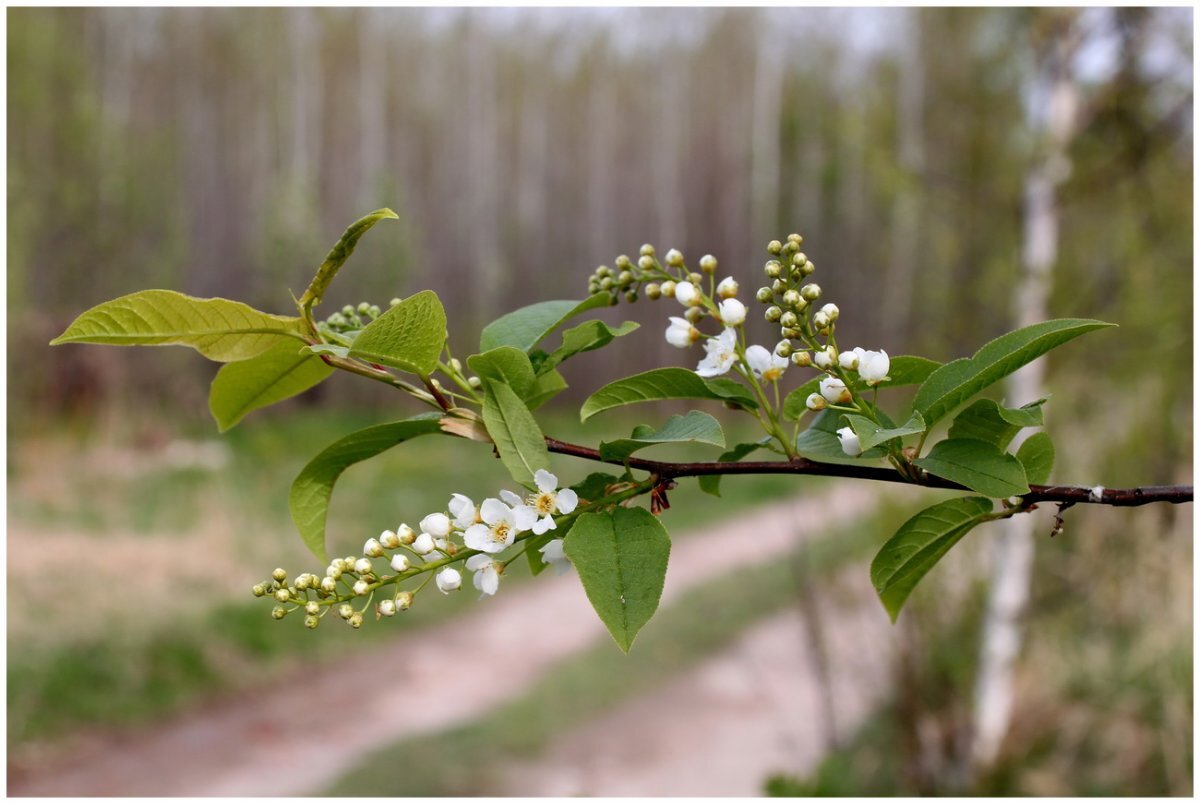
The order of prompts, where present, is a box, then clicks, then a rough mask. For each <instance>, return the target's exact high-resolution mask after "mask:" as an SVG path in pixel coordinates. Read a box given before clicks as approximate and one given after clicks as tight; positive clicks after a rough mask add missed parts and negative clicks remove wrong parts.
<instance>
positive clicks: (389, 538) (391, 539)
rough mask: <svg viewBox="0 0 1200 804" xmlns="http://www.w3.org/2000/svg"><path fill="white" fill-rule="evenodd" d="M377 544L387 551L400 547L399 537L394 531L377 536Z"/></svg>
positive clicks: (387, 531) (386, 531)
mask: <svg viewBox="0 0 1200 804" xmlns="http://www.w3.org/2000/svg"><path fill="white" fill-rule="evenodd" d="M379 544H380V545H381V546H383V547H384V548H386V549H388V550H395V549H396V548H397V547H399V546H400V537H399V536H397V535H396V532H395V531H391V530H385V531H384V532H383V533H381V534H379Z"/></svg>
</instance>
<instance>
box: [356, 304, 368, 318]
mask: <svg viewBox="0 0 1200 804" xmlns="http://www.w3.org/2000/svg"><path fill="white" fill-rule="evenodd" d="M370 309H371V303H370V302H359V303H358V307H357V308H355V310H356V312H357V313H358V314H359V315H366V314H367V310H370Z"/></svg>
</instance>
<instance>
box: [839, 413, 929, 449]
mask: <svg viewBox="0 0 1200 804" xmlns="http://www.w3.org/2000/svg"><path fill="white" fill-rule="evenodd" d="M846 423H847V424H849V425H850V429H852V430H853V431H854V434H855V435H857V436H858V443H859V446H861V447H862V448H863V450H864V451H865V450H869V449H871V447H874V446H876V445H878V444H882V443H884V442H885V441H891V440H892V439H893V438H903V437H904V436H908V435H916V434H917V433H923V432H925V422H924V420H923V419H922V418H921V414H920V413H917V412H915V411H914V412H913V414H912V416H909V417H908V421H907V422H905V423H904V424H902V425H900V426H899V427H880V426H879V425H878V424H876V423H875V422H873V421H871V420H870V419H868V418H867V417H866V416H858V415H855V414H853V413H849V414H847V415H846Z"/></svg>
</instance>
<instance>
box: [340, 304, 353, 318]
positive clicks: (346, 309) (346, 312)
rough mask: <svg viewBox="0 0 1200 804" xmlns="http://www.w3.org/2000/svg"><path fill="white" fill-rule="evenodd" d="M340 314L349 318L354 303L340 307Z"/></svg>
mask: <svg viewBox="0 0 1200 804" xmlns="http://www.w3.org/2000/svg"><path fill="white" fill-rule="evenodd" d="M342 315H344V316H346V317H347V318H349V317H350V316H352V315H354V305H353V304H347V305H346V306H345V307H343V308H342Z"/></svg>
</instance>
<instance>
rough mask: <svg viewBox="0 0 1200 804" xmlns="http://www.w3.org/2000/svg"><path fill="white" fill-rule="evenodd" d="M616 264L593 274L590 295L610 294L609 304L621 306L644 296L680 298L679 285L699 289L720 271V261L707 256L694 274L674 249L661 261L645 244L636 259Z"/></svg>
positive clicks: (648, 297)
mask: <svg viewBox="0 0 1200 804" xmlns="http://www.w3.org/2000/svg"><path fill="white" fill-rule="evenodd" d="M613 265H614V267H612V268H610V267H609V266H607V265H601V266H600V267H599V268H597V269H596V270H595V271H594V272H593V273H592V275H591V276H590V277H589V278H588V293H591V294H595V293H608V294H609V302H610V303H611V304H618V303H619V302H620V301H621V300H622V299H624V300H625V301H627V302H636V301H637V300H638V299H639V298H640V297H641V296H642V295H645V297H646V298H647V299H650V300H651V301H657V300H658V299H661V298H662V297H663V296H667V297H675V298H678V295H677V289H678V286H679V285H680V284H683V285H686V286H689V287H691V288H693V289H696V288H699V287H700V286H701V283H702V282H703V281H704V279H705V277H709V278H710V281H711V277H712V276H713V274H715V273H716V271H717V258H716V257H714V256H712V255H711V254H705V255H704V256H703V257H701V258H700V262H699V264H698V267H699V268H700V270H699V271H692V270H689V269H688V267H687V262H686V260H685V259H684V257H683V254H682V253H681V252H680V251H679V250H678V249H671V250H670V251H668V252H667V253H666V254H665V255H663V258H662V260H661V261H660V260H659V258H658V250H657V249H656V248H655V247H654V246H653V245H651V244H650V243H646V244H645V245H643V246H642V247H641V249H640V250H639V251H638V258H637V260H631V259H630V258H629V256H628V255H625V254H622V255H621V256H619V257H617V259H616V262H615V263H614V264H613ZM730 281H732V280H730ZM735 292H736V285H735ZM685 293H686V291H685ZM697 300H698V297H697Z"/></svg>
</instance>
